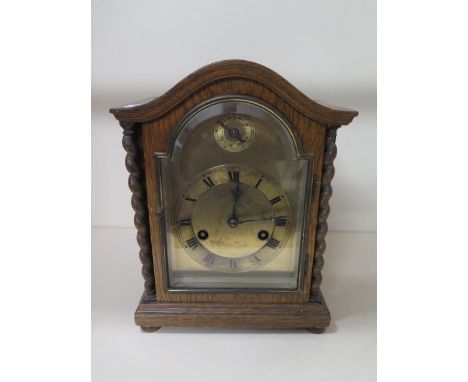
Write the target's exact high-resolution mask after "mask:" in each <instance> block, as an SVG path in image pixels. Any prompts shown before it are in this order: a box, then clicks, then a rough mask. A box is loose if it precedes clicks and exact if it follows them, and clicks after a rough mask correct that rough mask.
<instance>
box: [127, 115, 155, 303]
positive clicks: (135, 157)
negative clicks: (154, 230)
mask: <svg viewBox="0 0 468 382" xmlns="http://www.w3.org/2000/svg"><path fill="white" fill-rule="evenodd" d="M121 126H122V127H123V129H124V130H123V134H124V135H123V138H122V145H123V148H124V149H125V151H126V152H127V156H126V157H125V166H126V167H127V170H128V172H129V173H130V175H129V177H128V186H129V188H130V191H132V194H133V195H132V207H133V210H134V211H135V216H134V222H135V227H136V228H137V231H138V233H137V242H138V245H139V246H140V261H141V264H142V267H141V274H142V275H143V279H144V280H145V292H146V295H147V296H152V295H154V294H155V281H154V268H153V256H152V250H151V239H150V230H149V220H148V204H147V201H146V186H145V171H144V167H143V166H142V164H141V163H142V158H143V155H142V152H141V148H140V147H139V143H138V134H140V133H141V130H140V126H139V125H137V124H126V123H122V124H121Z"/></svg>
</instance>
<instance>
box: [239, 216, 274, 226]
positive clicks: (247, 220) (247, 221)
mask: <svg viewBox="0 0 468 382" xmlns="http://www.w3.org/2000/svg"><path fill="white" fill-rule="evenodd" d="M264 220H275V218H274V217H267V218H256V219H245V220H239V224H244V223H250V222H259V221H264Z"/></svg>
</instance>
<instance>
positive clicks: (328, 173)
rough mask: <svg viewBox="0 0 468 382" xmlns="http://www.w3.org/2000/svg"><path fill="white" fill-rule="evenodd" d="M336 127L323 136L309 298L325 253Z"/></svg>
mask: <svg viewBox="0 0 468 382" xmlns="http://www.w3.org/2000/svg"><path fill="white" fill-rule="evenodd" d="M337 130H338V127H329V128H327V133H326V136H325V150H324V155H323V165H322V184H321V187H320V196H319V211H318V218H317V228H316V232H315V252H314V264H313V269H312V285H311V296H312V297H315V296H318V294H319V292H320V284H321V283H322V273H321V272H322V268H323V263H324V261H323V254H324V252H325V248H326V243H325V235H326V234H327V232H328V225H327V218H328V215H329V214H330V205H329V201H330V198H331V196H332V187H331V180H332V179H333V175H335V167H333V160H334V159H335V157H336V145H335V139H336V131H337Z"/></svg>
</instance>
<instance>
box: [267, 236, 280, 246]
mask: <svg viewBox="0 0 468 382" xmlns="http://www.w3.org/2000/svg"><path fill="white" fill-rule="evenodd" d="M278 244H279V240H276V239H274V238H272V237H270V240H268V243H267V246H269V247H270V248H273V249H275V248H276V247H277V246H278Z"/></svg>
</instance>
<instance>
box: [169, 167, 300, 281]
mask: <svg viewBox="0 0 468 382" xmlns="http://www.w3.org/2000/svg"><path fill="white" fill-rule="evenodd" d="M175 219H176V221H175V222H174V226H175V227H176V231H177V237H178V239H179V241H180V244H181V245H182V246H183V247H184V248H185V250H186V251H187V253H188V254H189V255H190V256H191V257H192V258H193V259H194V260H195V261H196V262H197V263H199V264H201V265H202V266H204V267H206V268H208V269H212V270H217V271H220V272H246V271H250V270H254V269H258V268H260V267H262V266H264V265H266V264H268V263H269V262H270V261H271V260H273V259H274V258H275V256H277V255H278V254H279V253H280V252H281V250H282V249H283V247H284V246H285V245H286V243H287V241H288V238H289V235H290V232H291V228H292V221H291V219H292V217H291V210H290V205H289V201H288V197H287V195H286V193H285V192H284V190H283V189H282V188H281V186H280V185H279V184H278V183H277V182H276V181H275V179H273V178H272V177H270V176H268V175H267V174H265V173H262V172H260V171H258V170H255V169H252V168H248V167H245V166H236V165H222V166H217V167H214V168H211V169H208V170H207V171H204V172H203V173H202V174H200V175H198V176H196V177H195V178H194V180H193V182H192V183H191V184H190V185H189V186H188V187H187V188H186V189H185V190H184V193H183V194H182V196H181V198H180V199H179V201H178V204H177V212H176V216H175Z"/></svg>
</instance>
